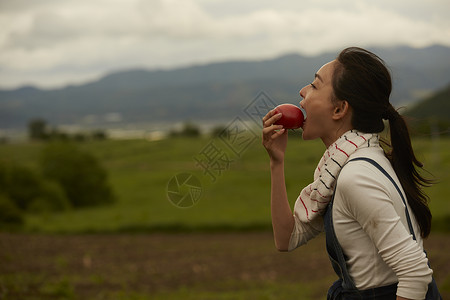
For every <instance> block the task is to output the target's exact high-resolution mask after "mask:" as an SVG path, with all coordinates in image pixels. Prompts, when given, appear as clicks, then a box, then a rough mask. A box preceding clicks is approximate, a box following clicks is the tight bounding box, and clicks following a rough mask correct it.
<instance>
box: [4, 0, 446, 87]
mask: <svg viewBox="0 0 450 300" xmlns="http://www.w3.org/2000/svg"><path fill="white" fill-rule="evenodd" d="M0 26H1V28H2V29H1V30H0V88H14V87H18V86H21V85H25V84H32V85H36V86H39V87H47V88H50V87H59V86H63V85H65V84H69V83H71V84H77V83H82V82H85V81H89V80H92V79H95V78H98V77H99V76H101V75H103V74H105V73H107V72H110V71H117V70H123V69H130V68H136V67H137V68H150V69H155V68H174V67H179V66H187V65H192V64H203V63H208V62H214V61H225V60H230V59H265V58H271V57H274V56H278V55H282V54H284V53H292V52H298V53H302V54H305V55H313V54H318V53H321V52H324V51H338V50H339V49H341V48H343V47H345V46H349V45H358V46H363V47H369V46H396V45H409V46H413V47H423V46H429V45H432V44H443V45H447V46H450V1H449V0H367V1H366V0H323V1H322V0H286V1H284V0H279V1H274V0H33V1H29V0H0Z"/></svg>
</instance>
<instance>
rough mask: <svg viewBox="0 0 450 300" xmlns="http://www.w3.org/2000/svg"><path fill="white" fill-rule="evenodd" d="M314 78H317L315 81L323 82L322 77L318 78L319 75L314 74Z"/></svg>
mask: <svg viewBox="0 0 450 300" xmlns="http://www.w3.org/2000/svg"><path fill="white" fill-rule="evenodd" d="M314 78H317V79H319V80H320V81H322V82H323V79H322V77H320V75H319V74H317V73H316V74H314Z"/></svg>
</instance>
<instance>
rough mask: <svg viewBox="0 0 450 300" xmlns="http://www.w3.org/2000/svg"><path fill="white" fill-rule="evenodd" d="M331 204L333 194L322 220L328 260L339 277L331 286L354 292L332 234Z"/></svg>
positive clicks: (340, 251)
mask: <svg viewBox="0 0 450 300" xmlns="http://www.w3.org/2000/svg"><path fill="white" fill-rule="evenodd" d="M335 189H336V187H335ZM333 202H334V193H333V197H332V199H331V201H330V203H328V207H327V210H326V212H325V215H324V219H323V221H324V227H325V238H326V247H327V252H328V256H329V258H330V261H331V265H332V266H333V269H334V272H336V274H337V275H338V276H339V280H338V281H337V282H335V284H334V285H333V286H336V288H339V285H340V286H341V287H342V289H344V290H347V291H350V290H352V291H353V290H354V291H356V290H357V289H356V286H355V283H354V282H353V279H352V278H351V277H350V274H349V272H348V270H347V264H346V259H345V256H344V252H343V251H342V248H341V245H340V244H339V241H338V240H337V237H336V233H335V232H334V226H333V213H332V211H333Z"/></svg>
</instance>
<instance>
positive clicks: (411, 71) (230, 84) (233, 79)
mask: <svg viewBox="0 0 450 300" xmlns="http://www.w3.org/2000/svg"><path fill="white" fill-rule="evenodd" d="M370 50H372V51H374V52H375V53H376V54H378V55H379V56H380V57H382V58H383V59H384V60H385V61H386V63H387V65H388V66H389V68H390V70H391V72H392V75H393V85H394V89H393V93H392V97H391V100H392V102H393V103H394V104H395V105H404V104H410V103H414V102H417V101H418V100H420V99H422V98H423V97H424V96H425V95H429V94H430V93H432V92H434V91H436V90H438V89H440V88H443V87H445V86H447V85H448V84H449V83H450V48H448V47H444V46H439V45H435V46H430V47H426V48H410V47H395V48H372V49H370ZM336 54H337V53H325V54H321V55H317V56H302V55H300V54H288V55H284V56H281V57H277V58H274V59H269V60H258V61H256V60H255V61H229V62H220V63H211V64H205V65H196V66H191V67H184V68H179V69H172V70H146V69H132V70H124V71H120V72H115V73H111V74H108V75H106V76H104V77H102V78H101V79H99V80H96V81H92V82H89V83H86V84H82V85H76V86H75V85H69V86H66V87H64V88H58V89H49V90H44V89H39V88H36V87H31V86H25V87H21V88H18V89H14V90H0V129H13V128H24V127H26V124H27V123H28V122H29V121H30V120H31V119H36V118H41V119H44V120H46V121H47V122H48V123H50V124H52V125H55V126H59V125H64V124H78V125H82V126H87V127H89V126H91V127H101V126H111V125H116V126H123V125H125V124H132V123H145V124H151V123H156V122H180V121H184V120H193V121H195V122H196V121H213V120H231V119H232V118H233V117H235V116H236V115H238V114H240V113H241V112H242V110H243V109H244V108H245V106H246V105H248V104H249V103H250V102H251V101H252V100H253V99H254V98H255V96H256V95H257V94H258V93H259V92H261V91H264V92H265V93H266V94H267V95H269V96H270V97H271V98H272V99H273V100H274V101H275V102H277V103H284V102H289V103H294V104H297V103H298V102H299V101H300V97H299V95H298V91H299V90H300V89H301V88H302V87H303V86H305V85H306V84H308V83H310V82H311V81H312V80H313V77H314V73H315V72H316V71H317V70H318V69H319V68H320V67H321V66H322V65H323V64H324V63H326V62H328V61H330V60H332V59H334V57H335V56H336ZM150 129H151V128H150Z"/></svg>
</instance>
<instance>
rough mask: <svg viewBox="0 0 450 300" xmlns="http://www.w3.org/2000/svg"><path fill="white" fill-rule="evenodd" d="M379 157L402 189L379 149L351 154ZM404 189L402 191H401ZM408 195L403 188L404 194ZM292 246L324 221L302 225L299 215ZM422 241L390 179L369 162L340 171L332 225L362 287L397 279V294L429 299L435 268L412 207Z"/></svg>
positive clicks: (305, 239) (347, 166)
mask: <svg viewBox="0 0 450 300" xmlns="http://www.w3.org/2000/svg"><path fill="white" fill-rule="evenodd" d="M356 157H368V158H371V159H373V160H375V161H377V162H378V163H379V164H380V165H381V166H382V167H383V168H384V169H385V170H386V171H387V172H388V173H389V175H391V177H392V178H394V180H395V181H396V183H397V185H398V186H399V187H400V189H401V190H402V188H401V185H400V182H399V180H398V178H397V176H396V174H395V172H394V170H393V168H392V166H391V164H390V162H389V161H388V159H387V158H386V157H385V155H384V152H383V150H382V149H381V148H380V147H370V148H362V149H359V150H357V151H356V152H354V153H353V154H352V155H351V156H350V158H349V160H350V159H352V158H356ZM402 192H403V190H402ZM403 194H404V192H403ZM296 209H301V208H300V207H299V206H297V203H296V207H295V208H294V217H295V227H294V231H293V232H292V235H291V240H290V244H289V250H293V249H295V248H296V247H298V246H300V245H302V244H305V243H306V242H307V241H308V240H309V239H311V238H313V237H314V236H316V235H317V234H318V233H319V232H321V231H323V219H322V218H317V220H316V221H314V223H312V224H310V223H302V222H301V221H300V220H299V219H298V218H297V217H296V216H295V210H296ZM408 210H409V214H410V218H411V222H412V224H413V228H414V232H415V236H416V239H417V241H415V240H413V238H412V235H411V234H410V232H409V229H408V223H407V220H406V215H405V207H404V204H403V202H402V199H401V197H400V195H399V194H398V192H397V190H396V189H395V187H394V185H393V184H392V183H391V182H390V181H389V179H388V178H387V177H386V176H385V175H383V174H382V173H381V172H380V170H378V169H377V168H376V167H375V166H373V165H371V164H370V163H368V162H365V161H354V162H351V163H348V164H347V165H346V166H345V167H344V168H343V169H342V171H341V173H340V175H339V178H338V184H337V189H336V191H335V197H334V204H333V211H332V213H333V225H334V230H335V233H336V236H337V239H338V241H339V243H340V245H341V247H342V249H343V251H344V253H345V255H346V256H347V258H348V260H347V268H348V271H349V273H350V276H351V277H352V278H353V280H354V282H355V285H356V287H357V288H358V289H360V290H365V289H368V288H374V287H379V286H384V285H389V284H392V283H395V282H398V288H397V295H398V296H402V297H405V298H410V299H424V298H425V294H426V291H427V286H428V283H429V282H431V276H432V273H433V271H432V270H431V269H430V268H429V267H428V265H427V263H428V260H427V258H426V256H425V253H424V251H423V241H422V239H421V237H420V229H419V226H418V224H417V222H416V220H415V218H414V214H413V212H412V210H411V208H410V207H409V206H408Z"/></svg>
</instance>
